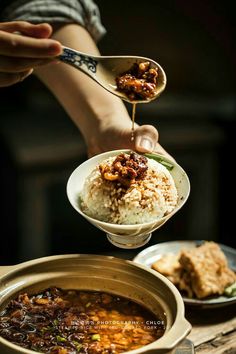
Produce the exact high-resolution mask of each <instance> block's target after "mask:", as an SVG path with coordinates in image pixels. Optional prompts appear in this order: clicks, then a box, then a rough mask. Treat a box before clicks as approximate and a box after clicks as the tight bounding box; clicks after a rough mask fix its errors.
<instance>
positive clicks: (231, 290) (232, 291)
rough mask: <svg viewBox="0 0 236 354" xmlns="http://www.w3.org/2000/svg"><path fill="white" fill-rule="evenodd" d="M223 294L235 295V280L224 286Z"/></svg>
mask: <svg viewBox="0 0 236 354" xmlns="http://www.w3.org/2000/svg"><path fill="white" fill-rule="evenodd" d="M224 294H225V295H226V296H228V297H233V296H236V282H235V283H233V284H232V285H230V286H228V287H227V288H225V291H224Z"/></svg>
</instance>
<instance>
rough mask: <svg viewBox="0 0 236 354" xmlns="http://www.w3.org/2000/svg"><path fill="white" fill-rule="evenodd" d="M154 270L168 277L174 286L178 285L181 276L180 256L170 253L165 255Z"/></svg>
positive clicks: (153, 267)
mask: <svg viewBox="0 0 236 354" xmlns="http://www.w3.org/2000/svg"><path fill="white" fill-rule="evenodd" d="M152 269H154V270H156V271H157V272H159V273H161V274H163V275H164V276H166V277H167V278H168V279H169V280H170V281H171V282H172V283H173V284H175V285H178V284H179V281H180V275H181V265H180V263H179V254H177V255H176V254H172V253H168V254H166V255H163V256H162V257H161V258H160V259H158V260H157V261H156V262H155V263H153V264H152Z"/></svg>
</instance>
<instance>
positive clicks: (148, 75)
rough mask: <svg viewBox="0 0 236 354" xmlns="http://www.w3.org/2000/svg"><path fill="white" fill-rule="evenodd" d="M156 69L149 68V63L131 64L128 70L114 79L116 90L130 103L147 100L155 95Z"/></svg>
mask: <svg viewBox="0 0 236 354" xmlns="http://www.w3.org/2000/svg"><path fill="white" fill-rule="evenodd" d="M157 77H158V69H157V68H151V63H150V62H149V61H147V62H143V63H140V64H137V63H135V64H133V66H132V67H131V69H130V70H128V71H126V72H124V73H122V74H121V75H120V76H118V77H117V78H116V84H117V89H118V91H120V92H123V93H125V94H126V95H127V97H128V98H129V99H130V101H134V100H137V101H138V100H149V99H151V98H153V97H154V96H155V94H156V88H157Z"/></svg>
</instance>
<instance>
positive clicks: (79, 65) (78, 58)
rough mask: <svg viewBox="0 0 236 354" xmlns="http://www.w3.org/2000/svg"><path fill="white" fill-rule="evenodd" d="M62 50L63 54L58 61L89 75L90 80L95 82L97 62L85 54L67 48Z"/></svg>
mask: <svg viewBox="0 0 236 354" xmlns="http://www.w3.org/2000/svg"><path fill="white" fill-rule="evenodd" d="M62 48H63V52H62V54H61V55H59V57H58V59H59V60H60V61H62V62H63V63H66V64H69V65H71V66H73V67H75V68H76V69H78V70H80V71H82V72H84V73H85V74H87V75H89V76H90V77H91V78H92V79H94V80H96V72H97V64H98V61H97V60H95V59H94V58H93V57H90V56H88V55H87V54H84V53H81V52H78V51H77V50H74V49H71V48H68V47H62Z"/></svg>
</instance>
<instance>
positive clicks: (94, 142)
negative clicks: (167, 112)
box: [87, 124, 174, 160]
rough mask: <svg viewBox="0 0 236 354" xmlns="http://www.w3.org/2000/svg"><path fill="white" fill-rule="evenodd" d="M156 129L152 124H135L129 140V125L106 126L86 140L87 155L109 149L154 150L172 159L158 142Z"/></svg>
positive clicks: (90, 155) (142, 151)
mask: <svg viewBox="0 0 236 354" xmlns="http://www.w3.org/2000/svg"><path fill="white" fill-rule="evenodd" d="M158 137H159V134H158V131H157V129H156V128H155V127H154V126H153V125H141V126H138V125H137V124H136V125H135V131H134V140H133V141H131V127H130V128H128V127H123V128H121V127H120V126H119V125H115V124H114V125H113V126H110V127H106V128H105V129H103V130H102V131H100V133H99V134H97V135H96V136H93V137H91V138H90V140H88V143H87V145H88V155H89V157H92V156H94V155H97V154H100V153H102V152H105V151H109V150H116V149H131V150H135V151H137V152H141V153H144V152H156V153H158V154H161V155H164V156H166V157H167V158H169V159H171V160H174V159H173V157H172V156H171V155H169V154H168V153H167V151H166V150H165V149H164V148H163V147H162V146H161V145H160V144H159V143H158Z"/></svg>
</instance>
